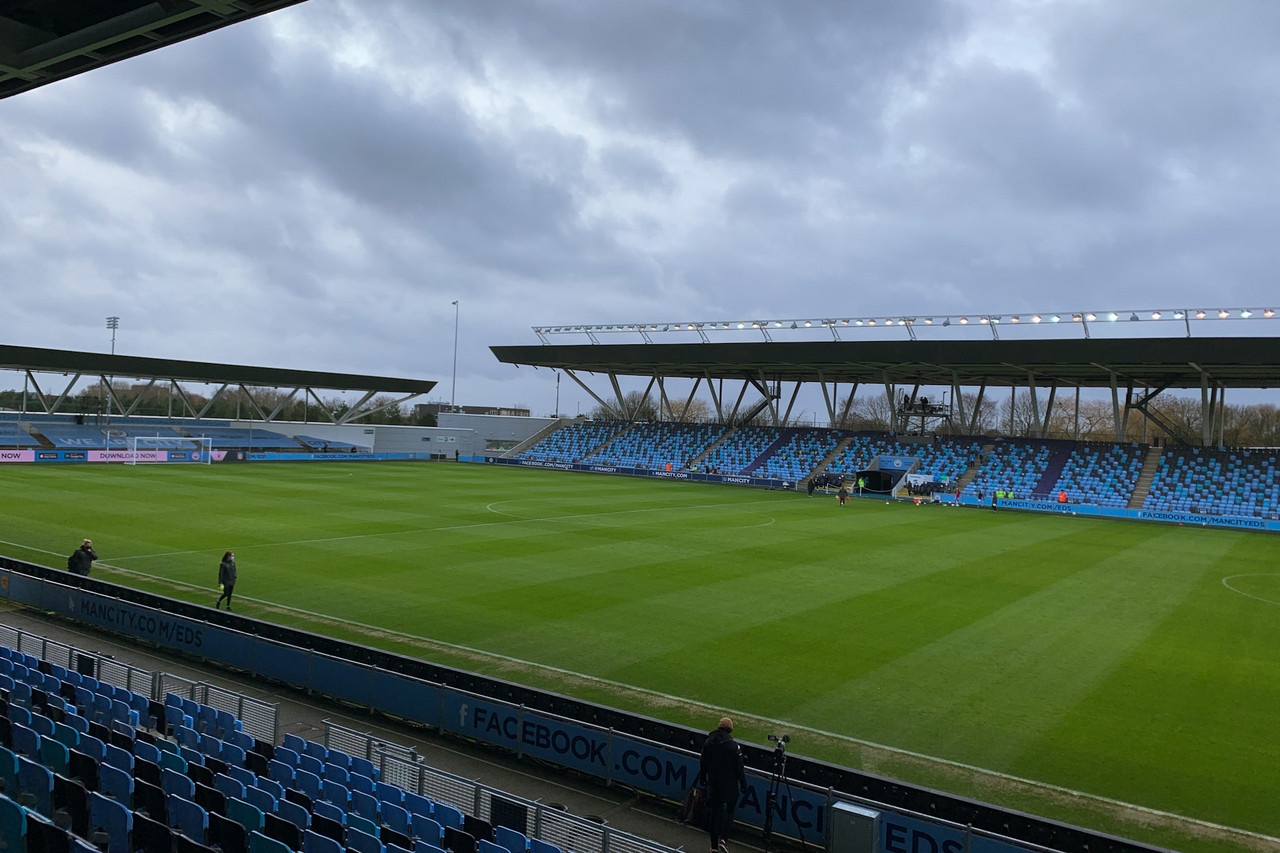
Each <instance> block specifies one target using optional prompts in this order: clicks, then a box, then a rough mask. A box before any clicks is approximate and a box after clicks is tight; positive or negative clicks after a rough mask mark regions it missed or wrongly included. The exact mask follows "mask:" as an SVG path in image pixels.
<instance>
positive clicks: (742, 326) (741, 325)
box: [738, 323, 746, 329]
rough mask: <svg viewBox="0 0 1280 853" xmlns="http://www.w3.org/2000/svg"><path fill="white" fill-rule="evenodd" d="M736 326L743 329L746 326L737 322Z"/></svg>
mask: <svg viewBox="0 0 1280 853" xmlns="http://www.w3.org/2000/svg"><path fill="white" fill-rule="evenodd" d="M738 328H739V329H745V328H746V326H745V325H743V324H742V323H739V324H738Z"/></svg>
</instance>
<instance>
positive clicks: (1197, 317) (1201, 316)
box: [1196, 311, 1204, 320]
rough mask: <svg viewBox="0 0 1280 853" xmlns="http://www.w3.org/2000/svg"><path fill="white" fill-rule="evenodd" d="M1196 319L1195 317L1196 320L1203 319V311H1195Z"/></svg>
mask: <svg viewBox="0 0 1280 853" xmlns="http://www.w3.org/2000/svg"><path fill="white" fill-rule="evenodd" d="M1196 319H1197V320H1203V319H1204V312H1203V311H1197V312H1196Z"/></svg>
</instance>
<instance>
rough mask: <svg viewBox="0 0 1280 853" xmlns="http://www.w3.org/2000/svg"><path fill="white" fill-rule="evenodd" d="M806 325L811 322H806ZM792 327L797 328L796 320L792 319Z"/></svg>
mask: <svg viewBox="0 0 1280 853" xmlns="http://www.w3.org/2000/svg"><path fill="white" fill-rule="evenodd" d="M805 325H806V326H807V325H809V324H808V323H805ZM791 328H793V329H794V328H796V321H795V320H792V321H791Z"/></svg>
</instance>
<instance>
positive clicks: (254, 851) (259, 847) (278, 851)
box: [249, 832, 293, 853]
mask: <svg viewBox="0 0 1280 853" xmlns="http://www.w3.org/2000/svg"><path fill="white" fill-rule="evenodd" d="M249 853H293V851H292V850H290V849H289V845H287V844H285V843H284V842H283V841H277V840H276V839H274V838H269V837H267V836H266V835H263V834H262V833H261V832H251V833H249Z"/></svg>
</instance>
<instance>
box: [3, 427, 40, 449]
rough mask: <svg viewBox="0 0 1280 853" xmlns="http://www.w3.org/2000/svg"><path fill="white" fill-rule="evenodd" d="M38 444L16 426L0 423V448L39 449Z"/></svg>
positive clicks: (27, 433) (29, 434)
mask: <svg viewBox="0 0 1280 853" xmlns="http://www.w3.org/2000/svg"><path fill="white" fill-rule="evenodd" d="M39 446H40V442H39V441H38V440H36V439H35V438H32V437H31V433H29V432H27V431H26V430H25V429H23V428H22V427H20V426H18V424H16V423H14V422H12V421H10V422H4V421H0V447H39Z"/></svg>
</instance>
